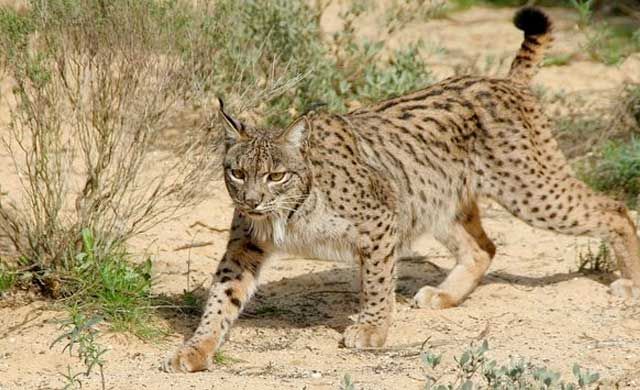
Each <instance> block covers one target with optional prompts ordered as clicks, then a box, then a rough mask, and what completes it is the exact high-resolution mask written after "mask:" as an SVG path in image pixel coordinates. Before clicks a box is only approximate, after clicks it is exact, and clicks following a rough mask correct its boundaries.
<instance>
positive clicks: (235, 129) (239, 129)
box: [218, 98, 247, 144]
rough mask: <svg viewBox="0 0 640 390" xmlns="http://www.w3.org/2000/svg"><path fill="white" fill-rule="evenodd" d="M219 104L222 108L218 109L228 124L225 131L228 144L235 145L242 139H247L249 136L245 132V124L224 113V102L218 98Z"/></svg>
mask: <svg viewBox="0 0 640 390" xmlns="http://www.w3.org/2000/svg"><path fill="white" fill-rule="evenodd" d="M218 104H219V105H220V107H218V110H219V112H220V116H221V117H222V119H224V122H225V123H226V126H225V130H226V139H227V143H230V144H234V143H236V142H238V140H239V139H240V138H245V137H246V136H247V133H246V131H245V125H244V123H242V122H240V121H239V120H237V119H235V118H233V117H232V116H231V115H229V114H227V113H226V112H224V102H223V101H222V99H220V98H218Z"/></svg>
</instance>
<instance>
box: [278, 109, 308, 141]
mask: <svg viewBox="0 0 640 390" xmlns="http://www.w3.org/2000/svg"><path fill="white" fill-rule="evenodd" d="M310 126H311V125H310V123H309V119H307V117H306V116H302V117H300V118H298V119H296V121H295V122H293V123H292V124H291V125H289V127H287V128H286V129H285V130H284V131H283V132H282V134H280V139H281V140H282V141H284V142H285V143H286V144H287V145H289V146H291V147H293V148H296V149H301V148H302V147H303V146H304V143H305V142H306V141H307V139H308V138H309V129H310Z"/></svg>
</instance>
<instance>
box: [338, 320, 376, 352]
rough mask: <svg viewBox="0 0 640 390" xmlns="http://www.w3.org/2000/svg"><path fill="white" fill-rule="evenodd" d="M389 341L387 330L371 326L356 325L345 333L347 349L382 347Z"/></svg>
mask: <svg viewBox="0 0 640 390" xmlns="http://www.w3.org/2000/svg"><path fill="white" fill-rule="evenodd" d="M386 340H387V328H386V327H382V326H374V325H369V324H355V325H351V326H349V327H348V328H347V329H346V330H345V331H344V339H343V341H344V345H345V347H347V348H367V347H382V346H383V345H384V342H385V341H386Z"/></svg>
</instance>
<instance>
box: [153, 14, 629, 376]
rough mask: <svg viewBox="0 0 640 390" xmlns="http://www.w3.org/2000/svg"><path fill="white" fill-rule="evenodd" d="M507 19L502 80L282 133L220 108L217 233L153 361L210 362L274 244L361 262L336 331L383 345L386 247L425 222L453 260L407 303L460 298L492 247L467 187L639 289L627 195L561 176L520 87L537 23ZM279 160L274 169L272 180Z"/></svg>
mask: <svg viewBox="0 0 640 390" xmlns="http://www.w3.org/2000/svg"><path fill="white" fill-rule="evenodd" d="M515 22H516V25H517V26H518V27H519V28H521V29H522V30H523V31H524V32H525V39H524V43H523V45H522V47H521V49H520V51H519V52H518V54H517V56H516V59H515V60H514V62H513V65H512V68H511V71H510V73H509V77H508V78H505V79H500V78H486V77H473V76H465V77H454V78H449V79H447V80H444V81H442V82H441V83H438V84H435V85H433V86H430V87H428V88H425V89H423V90H420V91H417V92H414V93H410V94H408V95H405V96H401V97H398V98H395V99H391V100H387V101H383V102H380V103H378V104H375V105H372V106H370V107H366V108H362V109H359V110H357V111H354V112H351V113H349V114H347V115H332V114H311V115H308V116H305V117H303V118H300V119H299V120H298V121H296V122H295V123H294V124H292V125H291V126H290V127H289V128H287V129H285V130H283V131H278V130H264V129H261V130H259V129H255V128H251V127H250V126H247V125H245V124H242V123H240V122H239V121H237V120H235V119H233V118H232V117H231V116H229V115H227V114H226V113H224V111H222V116H223V118H224V119H225V120H226V122H227V124H228V126H227V128H228V132H227V146H226V154H225V160H224V167H225V182H226V184H227V188H228V190H229V194H230V196H231V198H232V199H233V201H234V202H235V204H236V211H235V215H234V219H233V224H232V227H231V235H230V239H229V243H228V247H227V252H226V253H225V255H224V257H223V258H222V260H221V262H220V264H219V266H218V270H217V271H216V274H215V277H214V281H213V284H212V287H211V291H210V296H209V300H208V302H207V305H206V307H205V313H204V315H203V317H202V320H201V323H200V325H199V326H198V329H197V330H196V332H195V334H194V336H193V337H192V338H191V339H190V340H189V341H187V342H186V343H185V344H184V345H183V346H182V347H181V348H180V349H179V350H178V351H177V352H176V353H174V354H172V355H171V356H170V357H169V358H168V360H167V361H166V363H165V369H166V370H168V371H184V372H188V371H197V370H203V369H206V368H208V367H210V365H211V359H212V356H213V354H214V352H215V351H216V349H217V348H218V347H219V345H220V344H221V343H222V341H223V338H224V335H225V333H226V332H227V331H228V330H229V328H230V326H231V324H232V322H233V321H234V320H235V319H236V318H237V316H238V314H239V313H240V311H241V310H242V307H243V306H244V305H245V304H246V302H247V300H248V299H249V298H250V297H251V294H252V293H253V292H254V290H255V288H256V284H257V281H258V277H259V273H260V270H261V269H262V267H263V266H264V264H265V262H266V261H267V259H268V258H269V256H270V255H271V254H272V253H273V252H274V251H275V250H281V251H285V252H290V253H293V254H298V255H303V256H319V257H325V258H326V257H331V258H349V259H355V261H356V262H357V264H359V267H360V285H361V290H362V293H361V311H360V314H359V316H358V320H357V322H356V323H355V324H353V325H351V326H349V327H348V328H347V329H346V331H345V333H344V344H345V345H346V346H348V347H358V348H360V347H378V346H382V345H383V344H384V342H385V339H386V337H387V332H388V330H389V326H390V324H391V321H392V317H393V312H394V303H395V298H394V268H395V264H396V260H397V257H398V253H399V251H401V250H402V249H403V248H406V247H408V246H409V245H410V243H411V242H412V241H413V240H414V239H415V238H416V237H418V236H419V235H421V234H423V233H425V232H429V233H431V234H433V235H434V236H435V237H436V238H437V239H438V240H439V241H440V242H441V243H442V244H444V245H445V246H446V247H447V248H448V249H449V250H450V251H451V253H452V254H453V255H454V256H455V257H456V259H457V264H456V265H455V266H454V268H453V269H452V270H451V272H450V274H449V275H448V276H447V278H446V279H445V280H444V281H443V282H442V283H441V284H440V285H439V286H438V287H432V286H425V287H423V288H421V289H420V290H419V291H418V293H417V294H416V295H415V297H414V305H415V306H417V307H428V308H436V309H438V308H446V307H451V306H455V305H457V304H459V303H460V302H461V301H462V300H463V299H464V298H465V297H466V296H467V295H468V294H469V293H471V292H472V291H473V289H474V288H475V287H476V285H477V284H478V283H479V281H480V280H481V278H482V276H483V275H484V273H485V271H486V270H487V268H488V267H489V265H490V262H491V259H492V258H493V256H494V254H495V250H496V248H495V246H494V244H493V243H492V242H491V240H490V239H489V238H488V237H487V235H486V233H485V231H484V229H483V228H482V225H481V222H480V215H479V212H478V207H477V205H476V200H477V199H478V197H481V196H485V197H490V198H492V199H494V200H496V201H497V202H499V203H500V204H501V205H503V206H504V207H505V208H506V209H507V210H509V211H510V212H511V213H512V214H513V215H515V216H516V217H518V218H520V219H522V220H523V221H526V222H527V223H529V224H530V225H533V226H535V227H539V228H544V229H549V230H552V231H556V232H559V233H564V234H573V235H583V234H585V235H591V236H595V237H599V238H603V239H607V240H608V241H609V242H611V244H612V246H613V248H614V250H615V252H616V255H617V259H618V261H619V265H620V269H621V273H622V278H621V279H619V280H618V281H616V282H614V283H613V284H612V291H613V292H614V293H616V294H618V295H622V296H625V297H631V296H633V295H636V296H637V295H638V291H639V290H638V287H640V259H639V258H638V256H639V255H638V254H639V253H640V247H639V245H638V237H637V236H636V233H635V227H634V225H633V223H632V221H631V219H630V218H629V216H628V214H627V211H626V209H625V207H624V206H623V205H622V204H621V203H618V202H615V201H613V200H610V199H608V198H606V197H604V196H602V195H599V194H596V193H594V192H593V191H591V190H590V189H589V188H588V187H587V186H586V185H585V184H583V183H582V182H580V181H579V180H577V179H576V178H574V177H573V175H572V173H571V169H570V168H569V165H568V164H567V162H566V160H565V158H564V157H563V155H562V153H561V152H560V151H559V149H558V147H557V145H556V141H555V140H554V139H553V137H552V135H551V130H550V126H549V122H548V120H547V119H546V118H545V117H544V115H543V113H542V112H541V110H540V107H539V106H538V104H537V102H536V99H535V97H534V96H533V94H532V93H531V91H530V89H529V87H528V83H529V80H530V79H531V76H532V75H533V71H534V69H535V67H536V66H537V62H538V61H539V60H540V58H541V55H542V53H541V51H542V49H543V48H544V46H545V44H546V43H547V42H549V41H550V36H549V31H550V28H551V25H550V23H549V20H548V18H547V17H546V15H544V14H543V13H542V12H541V11H539V10H536V9H532V8H527V9H525V10H523V11H521V12H520V13H519V14H518V15H517V16H516V19H515ZM282 172H286V180H283V181H277V180H273V179H279V178H280V174H281V173H282ZM240 177H241V179H240Z"/></svg>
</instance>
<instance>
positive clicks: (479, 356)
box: [421, 340, 600, 390]
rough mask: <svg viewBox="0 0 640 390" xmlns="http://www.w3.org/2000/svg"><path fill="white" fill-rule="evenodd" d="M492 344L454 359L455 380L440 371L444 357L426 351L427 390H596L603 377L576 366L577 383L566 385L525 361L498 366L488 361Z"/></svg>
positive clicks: (558, 375) (473, 346) (481, 346)
mask: <svg viewBox="0 0 640 390" xmlns="http://www.w3.org/2000/svg"><path fill="white" fill-rule="evenodd" d="M488 351H489V344H488V342H487V341H486V340H485V341H483V342H482V344H480V345H479V346H475V345H473V344H472V345H471V346H469V348H468V349H467V350H466V351H464V352H463V353H462V355H461V356H460V357H454V361H455V363H456V364H455V372H454V378H453V379H452V380H446V379H444V378H445V376H446V375H448V373H447V372H446V371H439V370H438V367H440V364H441V360H442V355H440V354H436V353H434V352H433V351H430V350H427V351H425V352H423V353H422V355H421V358H422V362H423V363H424V366H425V376H426V383H425V389H426V390H472V389H494V390H511V389H523V390H534V389H561V390H576V389H589V388H594V386H597V382H598V380H599V379H600V375H599V374H597V373H592V372H590V371H589V370H585V369H583V368H581V367H580V366H578V365H577V364H576V365H574V366H573V375H574V377H575V380H576V381H577V382H565V381H563V380H562V378H561V375H560V373H558V372H554V371H551V370H549V369H548V368H546V367H538V366H536V365H534V364H532V363H530V362H527V361H526V360H524V359H514V360H511V362H509V363H508V364H504V365H499V364H498V362H497V361H496V360H492V359H489V358H488V357H487V352H488Z"/></svg>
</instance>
